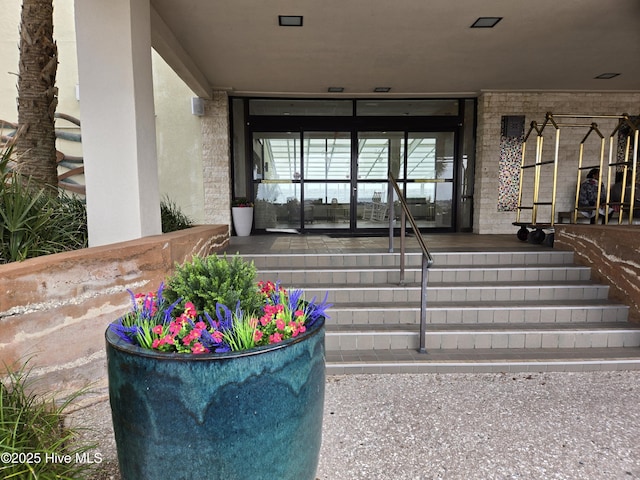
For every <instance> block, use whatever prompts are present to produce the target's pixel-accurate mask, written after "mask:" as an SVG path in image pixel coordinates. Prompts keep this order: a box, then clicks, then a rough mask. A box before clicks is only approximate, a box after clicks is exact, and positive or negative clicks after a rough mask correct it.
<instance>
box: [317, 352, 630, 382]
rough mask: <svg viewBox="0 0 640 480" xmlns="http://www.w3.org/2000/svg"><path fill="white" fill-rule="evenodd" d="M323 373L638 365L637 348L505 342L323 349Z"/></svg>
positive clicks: (621, 367) (507, 370) (551, 369)
mask: <svg viewBox="0 0 640 480" xmlns="http://www.w3.org/2000/svg"><path fill="white" fill-rule="evenodd" d="M326 358H327V373H328V374H333V375H344V374H356V373H378V374H379V373H386V374H393V373H500V372H504V373H516V372H582V371H593V370H639V369H640V349H638V348H635V347H608V348H579V349H578V348H529V349H522V348H509V349H473V350H469V349H457V350H451V349H446V350H443V349H431V350H429V351H428V352H427V353H426V354H423V353H418V352H417V351H416V350H406V349H401V350H368V351H358V350H342V351H331V352H327V356H326Z"/></svg>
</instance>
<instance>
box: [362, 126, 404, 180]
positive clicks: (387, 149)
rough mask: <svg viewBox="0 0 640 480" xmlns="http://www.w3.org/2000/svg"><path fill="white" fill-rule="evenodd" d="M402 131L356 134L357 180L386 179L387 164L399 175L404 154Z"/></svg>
mask: <svg viewBox="0 0 640 480" xmlns="http://www.w3.org/2000/svg"><path fill="white" fill-rule="evenodd" d="M403 143H404V134H403V133H402V132H363V133H360V134H359V136H358V180H372V179H375V180H386V179H387V177H388V172H389V165H391V169H392V171H393V172H394V173H395V174H396V176H399V173H400V165H401V164H402V158H403V155H404V150H403Z"/></svg>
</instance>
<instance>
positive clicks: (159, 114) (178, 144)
mask: <svg viewBox="0 0 640 480" xmlns="http://www.w3.org/2000/svg"><path fill="white" fill-rule="evenodd" d="M152 60H153V91H154V99H155V109H156V135H157V142H156V143H157V151H158V177H159V180H160V194H161V195H163V196H164V195H166V196H168V197H169V198H170V199H171V200H172V201H174V202H175V203H176V204H178V205H179V206H180V208H181V209H182V211H183V212H184V213H185V214H187V215H188V216H189V217H190V218H192V219H193V220H194V221H195V222H196V223H207V222H205V210H204V187H203V183H202V169H203V166H202V136H201V135H200V130H201V123H202V120H201V117H198V116H196V115H193V114H192V113H191V98H192V97H194V94H193V92H192V91H191V90H190V89H189V88H188V87H187V86H186V85H185V84H184V83H183V82H182V80H180V79H179V78H178V76H177V75H176V73H175V72H174V71H173V70H171V68H169V66H168V65H167V64H166V62H165V61H164V60H163V59H162V57H160V55H158V54H157V53H156V52H155V51H154V52H153V56H152Z"/></svg>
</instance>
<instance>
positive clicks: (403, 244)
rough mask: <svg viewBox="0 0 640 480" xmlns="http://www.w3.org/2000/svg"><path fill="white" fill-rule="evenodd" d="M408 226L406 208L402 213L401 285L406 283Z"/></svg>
mask: <svg viewBox="0 0 640 480" xmlns="http://www.w3.org/2000/svg"><path fill="white" fill-rule="evenodd" d="M406 228H407V216H406V214H405V213H404V210H402V212H401V213H400V285H404V270H405V253H406V251H405V237H406V232H405V229H406Z"/></svg>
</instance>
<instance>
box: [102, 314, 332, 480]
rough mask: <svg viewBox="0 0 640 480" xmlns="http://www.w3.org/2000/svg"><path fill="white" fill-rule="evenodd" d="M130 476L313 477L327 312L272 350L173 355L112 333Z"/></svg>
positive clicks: (123, 470) (118, 426)
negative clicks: (306, 328) (296, 335)
mask: <svg viewBox="0 0 640 480" xmlns="http://www.w3.org/2000/svg"><path fill="white" fill-rule="evenodd" d="M106 341H107V366H108V373H109V399H110V402H111V413H112V419H113V428H114V432H115V438H116V446H117V451H118V463H119V465H120V474H121V477H122V479H123V480H162V479H167V480H180V479H184V480H192V479H195V478H198V479H207V480H211V479H220V480H313V479H314V478H315V473H316V469H317V466H318V458H319V454H320V444H321V440H322V414H323V407H324V384H325V355H324V318H323V319H319V320H318V321H317V322H316V323H315V324H314V325H313V326H312V327H310V328H309V329H308V330H307V331H306V332H305V333H304V334H302V335H300V336H299V337H297V338H294V339H290V340H286V341H284V342H282V343H279V344H276V345H274V346H267V347H260V348H258V349H254V350H251V351H247V352H233V353H227V354H216V353H212V354H201V355H191V354H177V353H176V354H167V353H160V352H154V351H151V350H146V349H143V348H140V347H137V346H133V345H129V344H127V343H125V342H124V341H122V340H121V339H120V338H119V337H118V336H117V335H116V334H114V333H113V332H111V331H110V330H109V329H107V332H106Z"/></svg>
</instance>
